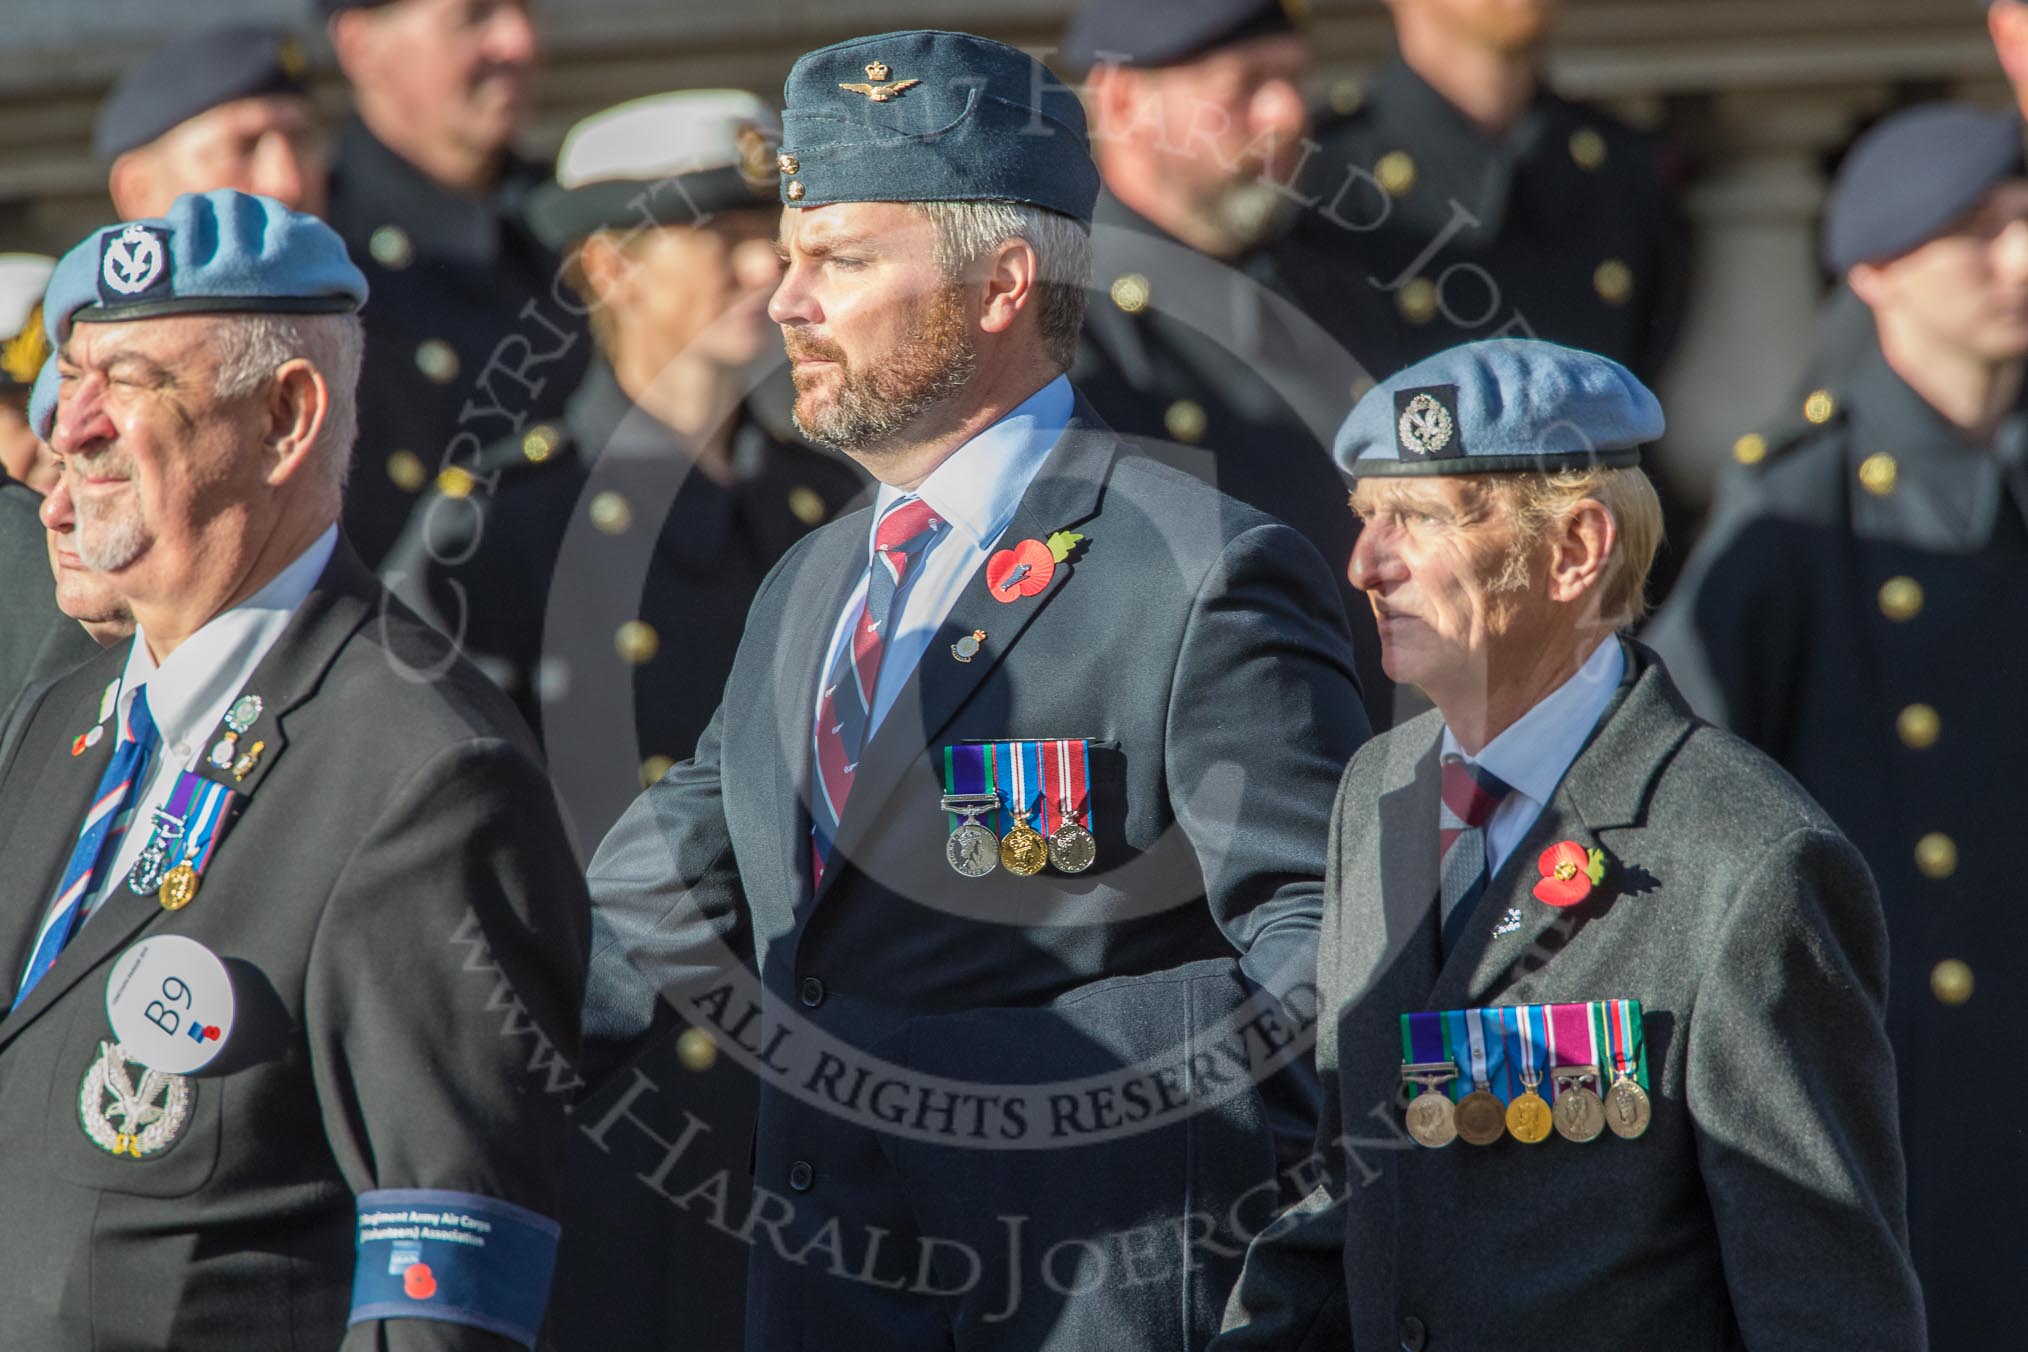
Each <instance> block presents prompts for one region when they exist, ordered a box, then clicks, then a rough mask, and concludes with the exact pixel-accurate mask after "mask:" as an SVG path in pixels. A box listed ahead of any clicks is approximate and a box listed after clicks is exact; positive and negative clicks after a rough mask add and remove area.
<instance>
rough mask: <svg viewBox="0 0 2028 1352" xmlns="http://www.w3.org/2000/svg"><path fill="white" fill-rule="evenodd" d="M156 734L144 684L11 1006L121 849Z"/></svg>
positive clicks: (80, 916) (74, 925)
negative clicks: (122, 838) (121, 840)
mask: <svg viewBox="0 0 2028 1352" xmlns="http://www.w3.org/2000/svg"><path fill="white" fill-rule="evenodd" d="M158 740H159V739H158V737H157V736H156V732H155V719H154V716H153V715H152V714H150V713H149V712H148V691H147V687H145V686H144V687H142V688H141V689H140V690H139V691H136V692H135V694H134V702H133V704H132V705H131V706H130V707H129V708H128V710H127V719H126V722H125V724H123V725H122V726H121V728H120V740H119V744H118V745H117V746H115V747H114V748H113V757H112V759H111V760H109V761H107V762H106V772H105V774H103V775H101V776H100V777H99V787H98V792H96V793H94V794H93V795H92V806H91V811H89V812H87V813H85V819H84V826H83V828H82V829H81V830H79V831H78V833H77V844H76V845H75V846H73V847H72V848H71V852H70V864H69V865H68V866H67V867H66V868H65V869H64V871H63V883H62V885H61V886H60V887H58V888H57V890H56V901H55V902H54V903H52V904H51V906H50V908H49V915H48V916H47V918H45V919H44V920H43V922H42V931H41V933H39V934H37V935H36V936H35V949H34V952H33V953H31V954H30V955H29V959H28V967H27V969H26V970H25V971H24V972H22V974H21V988H20V990H18V991H17V992H16V993H15V996H14V1006H15V1007H16V1008H19V1007H20V1004H21V1002H22V1001H23V1000H26V999H27V998H28V993H29V992H30V991H32V990H34V989H35V983H36V982H38V981H40V980H42V978H43V977H44V976H45V975H46V974H47V973H48V971H49V969H50V968H51V967H52V966H54V965H55V963H56V958H57V955H58V954H59V953H62V952H63V946H64V945H65V944H67V943H69V942H70V940H71V936H72V935H74V934H76V933H77V931H78V928H79V926H80V925H82V924H83V923H84V917H85V903H86V901H87V900H88V899H89V898H90V897H91V896H92V894H93V893H94V892H96V891H98V887H99V883H100V881H101V880H102V879H103V878H104V877H105V872H106V869H107V868H108V867H109V866H110V865H111V864H112V861H113V858H114V856H116V855H117V854H119V852H120V837H121V836H122V835H124V834H125V833H126V830H127V824H128V823H129V822H130V821H132V820H133V816H134V806H135V804H136V802H137V800H138V799H139V794H138V793H137V792H136V790H137V788H138V787H139V785H140V783H141V780H142V778H143V776H145V775H146V773H147V769H148V761H149V759H150V758H151V757H152V756H153V755H154V752H155V744H156V742H157V741H158Z"/></svg>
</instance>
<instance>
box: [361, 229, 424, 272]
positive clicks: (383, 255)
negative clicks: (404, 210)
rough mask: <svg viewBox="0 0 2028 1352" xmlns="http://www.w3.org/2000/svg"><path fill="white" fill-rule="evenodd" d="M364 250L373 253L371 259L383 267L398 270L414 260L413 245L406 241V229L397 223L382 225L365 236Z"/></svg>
mask: <svg viewBox="0 0 2028 1352" xmlns="http://www.w3.org/2000/svg"><path fill="white" fill-rule="evenodd" d="M366 252H368V253H370V254H372V255H373V261H374V262H376V263H378V264H380V266H382V267H384V268H393V269H395V270H396V271H399V270H400V269H402V268H405V267H407V266H408V265H409V264H410V263H411V262H413V261H414V260H415V246H414V245H412V244H410V243H409V241H408V231H406V230H404V229H402V228H401V227H400V226H398V225H383V226H381V227H380V228H379V229H378V230H376V231H374V232H373V233H372V234H371V235H368V236H367V237H366Z"/></svg>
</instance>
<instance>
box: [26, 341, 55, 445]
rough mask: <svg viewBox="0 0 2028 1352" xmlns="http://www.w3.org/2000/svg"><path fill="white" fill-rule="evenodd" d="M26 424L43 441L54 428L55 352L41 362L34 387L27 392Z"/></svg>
mask: <svg viewBox="0 0 2028 1352" xmlns="http://www.w3.org/2000/svg"><path fill="white" fill-rule="evenodd" d="M28 425H29V426H30V427H32V428H34V429H35V435H37V436H38V437H41V438H42V439H43V440H44V441H48V440H49V434H50V433H51V432H53V431H55V430H56V354H55V353H51V354H50V356H49V359H48V360H47V361H45V362H43V363H42V370H41V371H40V372H38V373H37V374H36V377H35V388H34V389H32V390H30V391H29V392H28Z"/></svg>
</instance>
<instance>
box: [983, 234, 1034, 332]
mask: <svg viewBox="0 0 2028 1352" xmlns="http://www.w3.org/2000/svg"><path fill="white" fill-rule="evenodd" d="M1040 261H1041V260H1039V259H1038V258H1037V257H1036V255H1035V249H1034V248H1033V246H1031V245H1030V244H1029V243H1028V241H1026V240H1022V239H1010V240H1005V241H1003V242H1001V243H1000V244H998V245H996V246H995V247H994V248H993V250H992V251H991V252H990V253H988V254H987V255H986V256H985V257H984V258H982V259H980V260H979V263H978V264H977V271H976V273H975V275H976V277H977V280H978V282H979V283H980V284H981V287H982V289H981V291H980V294H979V316H978V324H979V328H980V329H981V330H982V331H984V332H986V333H994V334H1001V333H1010V332H1012V331H1013V330H1014V327H1015V325H1016V324H1018V323H1020V322H1021V318H1022V316H1023V315H1024V314H1027V315H1028V316H1029V319H1028V322H1029V323H1030V324H1031V325H1032V324H1034V323H1035V322H1037V321H1036V318H1035V313H1036V310H1037V301H1038V299H1039V295H1038V292H1037V287H1038V285H1039V284H1040V282H1041V280H1042V279H1041V277H1040V276H1039V272H1040Z"/></svg>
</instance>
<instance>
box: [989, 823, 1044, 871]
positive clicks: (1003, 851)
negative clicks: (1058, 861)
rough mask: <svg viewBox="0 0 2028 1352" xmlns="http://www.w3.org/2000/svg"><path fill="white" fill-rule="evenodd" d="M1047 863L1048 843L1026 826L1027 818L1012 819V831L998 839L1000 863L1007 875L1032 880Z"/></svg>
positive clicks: (1040, 834) (1039, 834) (1038, 833)
mask: <svg viewBox="0 0 2028 1352" xmlns="http://www.w3.org/2000/svg"><path fill="white" fill-rule="evenodd" d="M1048 862H1049V843H1048V842H1047V841H1045V840H1044V839H1043V838H1042V833H1041V832H1040V831H1037V830H1036V829H1035V828H1034V827H1032V826H1030V825H1029V824H1028V818H1027V817H1025V816H1023V817H1017V818H1015V819H1014V829H1013V830H1011V831H1009V832H1008V833H1007V834H1006V835H1004V836H1002V837H1000V863H1001V865H1002V866H1003V867H1005V868H1006V870H1007V871H1008V872H1009V873H1012V874H1016V875H1018V876H1020V877H1023V878H1032V877H1034V876H1035V875H1036V874H1038V873H1040V872H1042V866H1043V865H1044V864H1047V863H1048Z"/></svg>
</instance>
